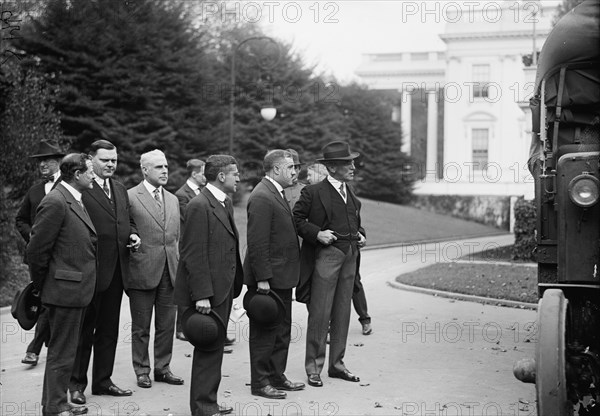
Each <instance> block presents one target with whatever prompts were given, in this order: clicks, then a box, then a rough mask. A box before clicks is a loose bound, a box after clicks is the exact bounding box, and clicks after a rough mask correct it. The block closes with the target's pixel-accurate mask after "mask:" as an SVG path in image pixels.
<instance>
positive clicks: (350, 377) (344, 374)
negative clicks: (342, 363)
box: [329, 370, 360, 383]
mask: <svg viewBox="0 0 600 416" xmlns="http://www.w3.org/2000/svg"><path fill="white" fill-rule="evenodd" d="M329 377H331V378H341V379H342V380H346V381H353V382H355V383H358V382H359V381H360V378H359V377H357V376H355V375H354V374H352V373H351V372H350V371H348V370H346V371H340V372H336V373H329Z"/></svg>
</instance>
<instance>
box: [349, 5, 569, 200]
mask: <svg viewBox="0 0 600 416" xmlns="http://www.w3.org/2000/svg"><path fill="white" fill-rule="evenodd" d="M458 3H460V2H458ZM470 3H472V4H477V5H479V6H480V7H472V6H471V7H468V8H465V9H461V10H459V9H457V8H454V9H449V10H448V13H447V15H446V19H447V23H446V28H445V32H444V33H443V34H441V35H440V38H441V39H442V40H443V41H444V43H445V46H446V49H445V50H443V51H423V52H405V53H403V52H399V53H383V54H366V55H364V56H363V63H362V64H361V66H360V67H359V68H358V69H357V71H356V73H357V75H358V76H359V77H360V78H361V80H362V82H364V83H366V84H367V85H368V86H369V88H371V89H386V90H396V91H398V95H399V99H398V108H396V109H395V111H394V112H393V114H392V117H393V119H394V120H395V121H399V123H400V125H401V128H402V132H403V142H402V145H401V150H402V151H404V152H406V153H408V154H410V155H411V156H413V158H414V159H415V165H414V166H410V167H405V170H406V171H407V172H411V173H414V174H416V175H417V176H418V177H419V178H420V179H419V180H418V181H417V183H416V188H415V193H416V194H424V195H498V196H521V195H524V196H525V197H526V198H532V197H533V179H532V178H531V176H530V174H529V172H528V170H527V164H526V162H527V157H528V152H529V145H530V142H531V135H530V124H531V121H530V116H529V110H528V100H529V98H530V96H531V95H532V93H533V87H534V85H533V81H534V76H535V67H534V66H533V67H529V68H525V65H524V64H523V56H524V55H528V54H532V51H533V50H534V49H537V50H538V51H539V50H540V48H541V46H542V45H543V42H544V41H545V39H546V37H547V35H548V33H549V32H550V30H551V21H552V18H553V15H554V12H555V10H556V7H557V4H558V2H556V1H542V2H534V1H529V2H523V1H501V2H487V8H486V6H485V5H483V6H482V5H481V4H480V2H470ZM481 3H483V2H481ZM490 4H493V5H494V6H493V7H491V6H490Z"/></svg>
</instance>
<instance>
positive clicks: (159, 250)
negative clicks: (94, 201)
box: [123, 182, 181, 290]
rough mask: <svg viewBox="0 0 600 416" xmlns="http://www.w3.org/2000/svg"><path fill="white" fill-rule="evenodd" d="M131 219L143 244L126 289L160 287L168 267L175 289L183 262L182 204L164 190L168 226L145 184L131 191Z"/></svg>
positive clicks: (132, 257)
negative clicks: (180, 210)
mask: <svg viewBox="0 0 600 416" xmlns="http://www.w3.org/2000/svg"><path fill="white" fill-rule="evenodd" d="M127 195H128V197H129V203H130V212H131V216H132V217H133V219H134V221H135V225H136V227H137V230H138V235H139V236H140V238H141V239H142V244H141V245H140V248H139V249H138V251H136V252H133V253H130V255H129V269H130V270H129V276H128V277H127V278H125V279H124V281H123V283H124V285H125V289H126V290H127V289H139V290H150V289H155V288H156V287H157V286H158V284H159V283H160V279H161V277H162V272H163V269H164V266H165V262H166V263H167V267H168V268H169V276H170V278H171V283H173V286H175V276H176V273H177V263H178V261H179V222H180V221H181V219H180V217H179V203H178V201H177V198H176V197H175V195H173V194H172V193H170V192H169V191H167V190H166V189H164V188H163V202H164V205H163V209H164V211H165V222H164V224H163V223H162V221H161V217H160V211H159V208H158V205H157V204H156V200H155V199H154V197H153V196H152V195H150V192H148V190H147V189H146V187H145V186H144V183H143V182H141V183H140V184H139V185H137V186H134V187H133V188H131V189H129V190H128V191H127Z"/></svg>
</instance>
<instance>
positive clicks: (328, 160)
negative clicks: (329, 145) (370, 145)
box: [316, 152, 360, 162]
mask: <svg viewBox="0 0 600 416" xmlns="http://www.w3.org/2000/svg"><path fill="white" fill-rule="evenodd" d="M359 156H360V153H358V152H350V156H343V157H334V158H330V159H329V158H321V159H316V160H317V162H334V161H336V160H354V159H356V158H357V157H359Z"/></svg>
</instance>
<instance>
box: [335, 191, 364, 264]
mask: <svg viewBox="0 0 600 416" xmlns="http://www.w3.org/2000/svg"><path fill="white" fill-rule="evenodd" d="M329 191H330V193H331V211H332V218H331V220H330V222H329V229H331V230H333V231H335V232H336V233H337V234H341V235H342V237H340V236H339V235H337V237H338V239H337V240H336V241H335V242H334V243H333V246H334V247H336V248H338V249H340V250H341V251H343V252H344V253H347V252H348V250H349V249H350V247H353V248H354V249H355V248H356V240H351V239H350V236H355V235H356V233H358V212H357V210H356V205H354V198H352V196H350V192H349V191H348V192H347V198H346V199H347V202H346V203H344V200H343V199H342V196H341V195H340V194H339V193H338V191H337V190H335V189H334V188H333V186H330V187H329Z"/></svg>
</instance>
